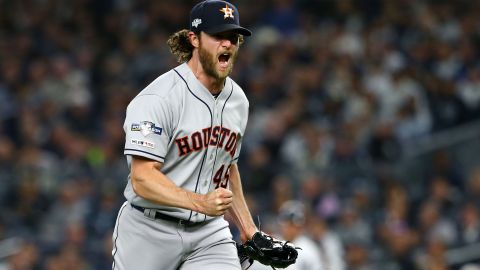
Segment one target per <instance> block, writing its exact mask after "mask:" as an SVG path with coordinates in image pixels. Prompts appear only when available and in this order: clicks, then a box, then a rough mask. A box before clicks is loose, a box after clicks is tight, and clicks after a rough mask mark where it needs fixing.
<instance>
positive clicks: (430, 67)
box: [0, 0, 480, 270]
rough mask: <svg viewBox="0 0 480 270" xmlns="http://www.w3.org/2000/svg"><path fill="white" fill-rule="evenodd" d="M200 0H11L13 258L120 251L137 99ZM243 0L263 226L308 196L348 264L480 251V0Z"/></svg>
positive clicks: (426, 262) (5, 109)
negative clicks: (132, 105) (116, 231)
mask: <svg viewBox="0 0 480 270" xmlns="http://www.w3.org/2000/svg"><path fill="white" fill-rule="evenodd" d="M193 2H194V1H173V0H169V1H147V0H139V1H133V0H117V1H115V0H102V1H94V0H72V1H61V0H16V1H10V0H0V269H2V270H4V269H9V270H10V269H13V270H17V269H18V270H19V269H22V270H27V269H49V270H55V269H57V270H58V269H69V270H77V269H78V270H84V269H110V267H111V258H110V251H111V234H112V229H113V224H114V222H115V218H116V214H117V210H118V207H119V206H120V204H121V203H122V202H123V196H122V193H123V188H124V185H125V181H126V175H127V168H126V161H125V158H124V157H123V154H122V148H123V143H124V134H123V131H122V124H123V120H124V113H125V108H126V105H127V104H128V102H129V100H130V99H131V98H132V97H134V96H135V95H136V94H137V93H138V92H139V91H140V90H141V89H142V88H143V87H144V86H146V84H147V83H148V82H150V81H151V80H152V79H154V78H155V77H156V76H158V75H159V74H161V73H163V72H165V71H167V70H168V69H169V68H171V67H173V66H175V65H176V63H175V61H174V58H173V57H172V56H171V55H170V53H169V51H168V48H167V46H166V45H165V41H166V38H167V37H168V35H169V34H170V33H173V32H174V31H176V30H179V29H180V28H185V27H186V24H187V21H188V17H187V16H188V15H187V14H188V12H189V10H190V7H191V6H192V3H193ZM234 3H235V4H236V5H237V7H238V8H239V10H240V11H241V15H242V16H241V21H242V24H244V25H245V26H246V27H248V28H251V29H253V31H254V36H253V37H252V38H249V39H247V41H246V44H245V45H244V46H243V47H242V48H241V50H240V56H239V58H238V61H237V64H236V66H235V68H234V73H233V74H232V77H233V78H234V79H235V80H236V81H237V82H238V83H239V84H240V85H241V86H242V87H243V88H244V90H245V92H246V94H247V96H248V97H249V100H250V104H251V115H250V120H249V127H248V132H247V134H245V138H244V144H243V148H242V156H241V160H240V169H241V173H242V177H243V181H244V189H245V192H246V194H247V197H248V200H249V204H250V206H251V208H252V210H253V214H254V215H255V216H259V217H260V219H261V223H262V229H264V230H267V231H270V232H272V233H276V232H277V230H278V228H277V227H276V215H277V210H278V207H279V205H280V204H281V203H282V202H284V201H286V200H288V199H298V200H301V201H303V202H305V203H306V205H308V209H309V213H308V217H309V218H308V220H309V223H308V227H307V230H308V232H309V234H310V237H311V238H312V239H314V240H316V241H317V243H318V244H319V245H320V246H321V247H322V250H327V251H336V254H331V255H329V254H327V255H325V254H320V255H319V256H324V257H327V258H326V260H327V261H328V260H329V258H328V256H331V257H330V261H334V259H333V257H335V256H336V257H335V258H336V259H338V260H341V261H343V263H344V264H345V265H346V266H347V267H346V268H344V269H353V270H360V269H429V270H437V269H438V270H440V269H462V270H466V269H480V268H479V266H476V264H475V263H476V262H477V261H479V259H480V248H479V244H480V242H479V241H480V215H479V209H478V206H479V203H480V160H479V158H478V153H479V152H480V142H479V134H480V121H479V119H480V118H479V116H480V65H479V64H480V62H479V58H478V56H479V55H478V54H479V53H478V52H480V46H479V45H480V21H479V20H478V18H480V1H467V0H457V1H441V0H430V1H426V0H395V1H393V0H392V1H380V0H365V1H360V0H358V1H352V0H340V1H333V0H329V1H327V0H323V1H307V0H296V1H294V0H275V1H273V0H270V1H253V0H243V1H234ZM232 230H233V231H234V232H235V229H234V228H232ZM325 239H330V240H328V241H326V240H325ZM329 243H334V244H340V245H341V249H335V248H334V247H329V246H328V245H329ZM342 252H343V253H342ZM330 253H332V252H330ZM333 253H335V252H333ZM475 267H476V268H475ZM336 269H342V268H341V267H337V266H336V265H335V263H333V262H331V265H330V270H336Z"/></svg>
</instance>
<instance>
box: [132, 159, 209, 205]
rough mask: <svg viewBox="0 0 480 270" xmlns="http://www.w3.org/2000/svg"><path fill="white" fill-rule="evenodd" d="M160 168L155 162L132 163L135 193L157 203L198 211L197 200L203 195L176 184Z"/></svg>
mask: <svg viewBox="0 0 480 270" xmlns="http://www.w3.org/2000/svg"><path fill="white" fill-rule="evenodd" d="M134 162H135V161H134ZM137 162H141V161H137ZM159 169H160V168H159V167H156V166H155V164H153V163H150V164H141V165H138V164H135V165H133V164H132V173H131V178H132V179H131V181H132V186H133V189H134V191H135V193H136V194H137V195H138V196H140V197H142V198H144V199H146V200H148V201H150V202H152V203H155V204H160V205H164V206H171V207H180V208H184V209H190V210H193V211H198V209H197V208H198V207H197V205H198V203H196V202H198V201H200V200H201V198H200V196H201V195H200V194H196V193H193V192H190V191H187V190H185V189H182V188H180V187H178V186H176V185H175V184H174V183H173V182H172V181H171V180H170V179H169V178H168V177H167V176H166V175H165V174H163V173H162V172H161V171H160V170H159Z"/></svg>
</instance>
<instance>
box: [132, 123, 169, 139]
mask: <svg viewBox="0 0 480 270" xmlns="http://www.w3.org/2000/svg"><path fill="white" fill-rule="evenodd" d="M131 130H132V131H140V132H141V133H142V135H143V136H148V135H150V134H156V135H162V128H161V127H157V126H155V124H154V123H152V122H150V121H142V122H140V123H139V124H137V123H133V124H132V127H131Z"/></svg>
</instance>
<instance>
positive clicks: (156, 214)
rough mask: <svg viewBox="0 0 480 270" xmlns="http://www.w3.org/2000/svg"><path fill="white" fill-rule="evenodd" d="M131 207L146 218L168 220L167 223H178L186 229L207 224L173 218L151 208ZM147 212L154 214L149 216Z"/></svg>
mask: <svg viewBox="0 0 480 270" xmlns="http://www.w3.org/2000/svg"><path fill="white" fill-rule="evenodd" d="M131 206H132V207H133V208H134V209H136V210H138V211H140V212H142V213H143V214H144V215H145V216H147V217H150V218H152V219H161V220H166V221H170V222H173V223H176V224H178V225H181V226H185V227H194V226H198V225H200V224H203V223H205V222H204V221H202V222H194V221H189V220H185V219H181V218H176V217H172V216H170V215H166V214H163V213H160V212H159V211H156V210H155V209H151V208H144V207H141V206H137V205H133V204H131ZM145 210H151V211H153V212H151V213H152V214H151V215H147V212H146V211H145Z"/></svg>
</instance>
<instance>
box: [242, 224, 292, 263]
mask: <svg viewBox="0 0 480 270" xmlns="http://www.w3.org/2000/svg"><path fill="white" fill-rule="evenodd" d="M297 249H300V248H298V247H295V245H293V244H292V243H290V242H288V241H280V240H278V239H275V238H273V237H271V236H270V235H268V234H266V233H264V232H256V233H255V234H254V235H253V237H252V239H250V240H248V241H246V242H245V243H243V244H237V251H238V256H239V258H240V263H244V262H245V261H247V260H248V261H249V262H250V264H252V263H253V261H254V260H255V261H258V262H260V263H261V264H264V265H269V266H272V267H274V268H286V267H288V266H289V265H291V264H294V263H295V262H296V260H297V257H298V252H297Z"/></svg>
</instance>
